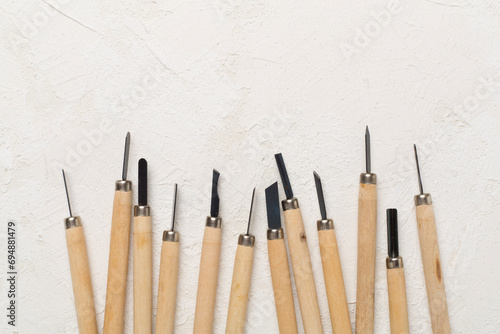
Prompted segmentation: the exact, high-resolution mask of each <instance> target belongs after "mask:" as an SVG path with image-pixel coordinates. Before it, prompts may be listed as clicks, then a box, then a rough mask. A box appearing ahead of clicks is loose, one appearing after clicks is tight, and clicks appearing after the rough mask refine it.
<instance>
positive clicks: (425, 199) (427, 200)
mask: <svg viewBox="0 0 500 334" xmlns="http://www.w3.org/2000/svg"><path fill="white" fill-rule="evenodd" d="M431 204H432V197H431V194H420V195H415V205H417V206H418V205H431Z"/></svg>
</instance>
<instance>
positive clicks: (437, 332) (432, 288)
mask: <svg viewBox="0 0 500 334" xmlns="http://www.w3.org/2000/svg"><path fill="white" fill-rule="evenodd" d="M413 148H414V150H415V161H416V163H417V173H418V184H419V187H420V194H419V195H416V196H415V206H416V211H417V224H418V236H419V239H420V253H421V254H422V264H423V267H424V275H425V286H426V287H427V299H428V302H429V311H430V314H431V323H432V331H433V332H434V334H447V333H451V328H450V317H449V314H448V304H447V302H446V291H445V288H444V280H443V267H442V265H441V256H440V254H439V242H438V236H437V229H436V219H435V217H434V208H433V206H432V198H431V194H428V193H424V189H423V187H422V178H421V176H420V166H419V164H418V154H417V146H416V145H413Z"/></svg>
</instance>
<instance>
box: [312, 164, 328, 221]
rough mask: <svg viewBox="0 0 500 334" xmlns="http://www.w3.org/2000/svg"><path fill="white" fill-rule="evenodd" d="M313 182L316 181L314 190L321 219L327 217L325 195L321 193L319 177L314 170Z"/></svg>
mask: <svg viewBox="0 0 500 334" xmlns="http://www.w3.org/2000/svg"><path fill="white" fill-rule="evenodd" d="M314 182H315V183H316V192H317V193H318V202H319V211H320V213H321V219H323V220H325V219H327V215H326V206H325V197H324V195H323V186H322V185H321V178H320V177H319V175H318V173H316V172H314Z"/></svg>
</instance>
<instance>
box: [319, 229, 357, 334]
mask: <svg viewBox="0 0 500 334" xmlns="http://www.w3.org/2000/svg"><path fill="white" fill-rule="evenodd" d="M318 238H319V249H320V252H321V262H322V264H323V275H324V277H325V287H326V297H327V298H328V306H329V309H330V320H331V321H332V327H333V332H334V333H335V334H352V329H351V320H350V318H349V308H348V307H347V298H346V294H345V287H344V278H343V277H342V267H341V266H340V256H339V249H338V246H337V238H336V236H335V230H333V229H331V230H320V231H318Z"/></svg>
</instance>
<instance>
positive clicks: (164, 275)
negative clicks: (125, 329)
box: [155, 241, 179, 334]
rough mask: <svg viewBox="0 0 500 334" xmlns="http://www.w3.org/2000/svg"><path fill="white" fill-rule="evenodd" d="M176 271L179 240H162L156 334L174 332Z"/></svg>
mask: <svg viewBox="0 0 500 334" xmlns="http://www.w3.org/2000/svg"><path fill="white" fill-rule="evenodd" d="M178 273H179V242H178V241H163V245H162V246H161V259H160V281H159V283H158V308H157V311H156V331H155V333H156V334H173V333H174V324H175V302H176V296H177V277H178Z"/></svg>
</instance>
